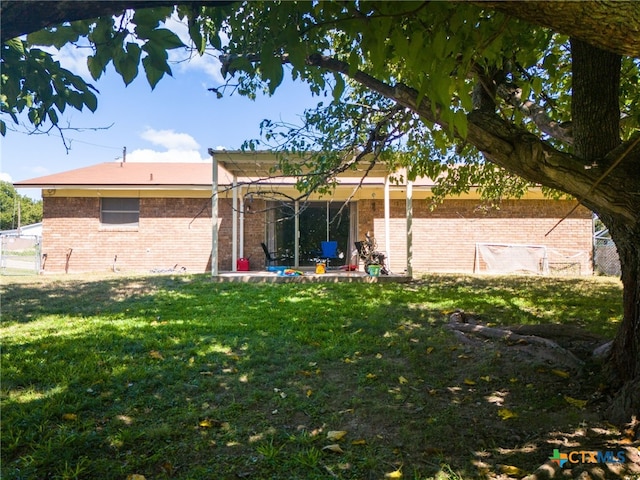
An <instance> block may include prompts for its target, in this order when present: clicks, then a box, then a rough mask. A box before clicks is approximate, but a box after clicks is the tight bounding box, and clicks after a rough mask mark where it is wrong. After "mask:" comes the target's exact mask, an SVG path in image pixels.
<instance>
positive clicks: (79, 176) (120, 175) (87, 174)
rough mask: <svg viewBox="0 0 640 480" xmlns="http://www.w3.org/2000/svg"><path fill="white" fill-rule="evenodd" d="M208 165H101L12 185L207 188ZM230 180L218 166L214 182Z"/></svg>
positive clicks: (208, 181) (209, 185) (227, 182)
mask: <svg viewBox="0 0 640 480" xmlns="http://www.w3.org/2000/svg"><path fill="white" fill-rule="evenodd" d="M211 178H212V172H211V163H208V162H201V163H146V162H105V163H99V164H97V165H92V166H89V167H83V168H77V169H75V170H68V171H66V172H61V173H54V174H52V175H45V176H42V177H37V178H32V179H29V180H23V181H21V182H15V183H14V185H15V186H16V187H32V188H33V187H35V188H51V187H84V188H87V187H118V186H122V187H132V186H136V187H191V186H192V187H211ZM231 181H232V177H231V174H230V173H229V172H227V171H226V170H225V169H224V168H222V167H218V182H219V183H220V184H223V185H224V184H227V185H228V184H231Z"/></svg>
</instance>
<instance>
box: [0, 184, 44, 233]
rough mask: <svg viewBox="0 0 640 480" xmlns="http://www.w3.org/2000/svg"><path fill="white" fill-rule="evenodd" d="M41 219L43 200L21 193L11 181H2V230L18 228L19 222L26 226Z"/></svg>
mask: <svg viewBox="0 0 640 480" xmlns="http://www.w3.org/2000/svg"><path fill="white" fill-rule="evenodd" d="M18 212H19V213H20V219H18ZM41 221H42V200H38V201H34V200H32V199H31V198H29V197H27V196H24V195H19V194H18V192H17V191H16V189H15V188H14V187H13V185H12V184H11V183H9V182H4V181H0V230H13V229H15V228H18V222H20V225H22V226H24V225H29V224H32V223H38V222H41Z"/></svg>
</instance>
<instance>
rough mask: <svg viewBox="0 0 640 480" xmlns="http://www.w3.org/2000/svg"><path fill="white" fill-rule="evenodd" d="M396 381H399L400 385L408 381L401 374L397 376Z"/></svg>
mask: <svg viewBox="0 0 640 480" xmlns="http://www.w3.org/2000/svg"><path fill="white" fill-rule="evenodd" d="M398 382H400V385H405V384H407V383H409V380H407V379H406V378H404V377H403V376H402V375H400V376H399V377H398Z"/></svg>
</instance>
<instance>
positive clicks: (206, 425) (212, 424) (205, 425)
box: [198, 418, 220, 428]
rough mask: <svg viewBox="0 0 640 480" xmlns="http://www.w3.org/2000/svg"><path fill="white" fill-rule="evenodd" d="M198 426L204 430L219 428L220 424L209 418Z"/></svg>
mask: <svg viewBox="0 0 640 480" xmlns="http://www.w3.org/2000/svg"><path fill="white" fill-rule="evenodd" d="M198 425H200V426H201V427H202V428H212V427H219V426H220V422H219V421H217V420H209V419H208V418H206V419H204V420H202V421H201V422H200V423H199V424H198Z"/></svg>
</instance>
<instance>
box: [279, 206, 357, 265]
mask: <svg viewBox="0 0 640 480" xmlns="http://www.w3.org/2000/svg"><path fill="white" fill-rule="evenodd" d="M270 210H271V212H272V214H271V215H269V217H270V219H271V222H272V223H271V222H270V225H269V228H268V229H267V231H268V232H269V235H268V236H270V237H271V238H269V243H272V247H273V248H275V250H277V251H278V252H279V253H280V254H286V255H288V256H289V258H290V260H289V261H288V263H289V264H290V265H293V264H294V259H295V253H296V236H297V238H298V265H299V266H301V267H303V266H311V265H315V259H316V258H318V256H319V255H320V252H321V249H320V248H321V242H323V241H327V240H332V241H337V242H338V252H339V253H341V254H342V259H341V260H336V261H333V262H332V265H334V266H335V265H342V264H344V263H346V262H347V259H348V258H349V256H350V253H351V246H350V243H352V240H351V239H350V216H351V205H344V204H343V203H342V202H306V203H304V204H300V205H298V206H297V208H296V205H295V204H293V203H276V202H273V203H272V205H271V209H270ZM296 212H297V222H296ZM296 226H297V230H296Z"/></svg>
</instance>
